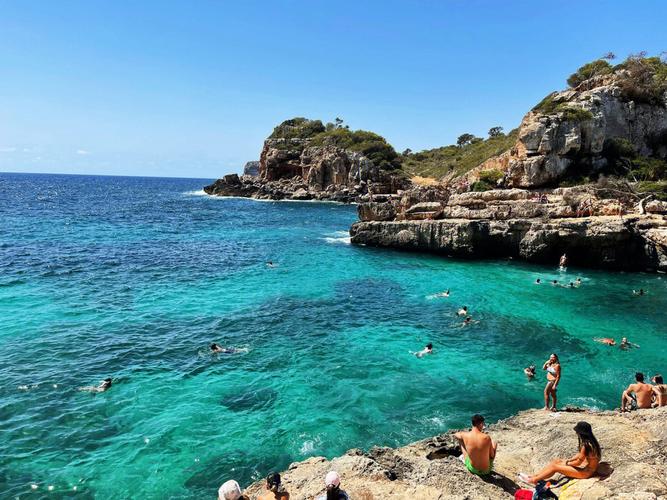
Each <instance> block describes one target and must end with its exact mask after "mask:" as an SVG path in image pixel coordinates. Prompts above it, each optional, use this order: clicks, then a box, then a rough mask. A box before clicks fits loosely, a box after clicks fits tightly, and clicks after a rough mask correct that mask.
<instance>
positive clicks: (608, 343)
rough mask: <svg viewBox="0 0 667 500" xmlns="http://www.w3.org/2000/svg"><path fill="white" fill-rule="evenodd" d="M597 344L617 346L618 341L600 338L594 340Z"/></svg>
mask: <svg viewBox="0 0 667 500" xmlns="http://www.w3.org/2000/svg"><path fill="white" fill-rule="evenodd" d="M593 340H594V341H595V342H599V343H600V344H604V345H616V341H615V340H614V339H612V338H609V337H601V338H600V337H598V338H594V339H593Z"/></svg>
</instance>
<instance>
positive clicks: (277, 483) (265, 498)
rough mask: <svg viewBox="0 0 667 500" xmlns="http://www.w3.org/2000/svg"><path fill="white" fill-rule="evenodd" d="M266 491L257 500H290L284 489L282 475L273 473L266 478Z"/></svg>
mask: <svg viewBox="0 0 667 500" xmlns="http://www.w3.org/2000/svg"><path fill="white" fill-rule="evenodd" d="M264 488H265V489H266V491H265V492H264V493H262V494H261V495H260V496H258V497H257V500H289V493H287V492H286V491H285V490H284V489H283V487H282V480H281V478H280V474H278V473H277V472H272V473H271V474H269V475H268V476H266V484H265V485H264Z"/></svg>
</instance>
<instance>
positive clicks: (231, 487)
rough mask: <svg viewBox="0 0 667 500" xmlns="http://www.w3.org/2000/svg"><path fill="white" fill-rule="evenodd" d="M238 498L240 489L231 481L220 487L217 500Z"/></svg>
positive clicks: (237, 484)
mask: <svg viewBox="0 0 667 500" xmlns="http://www.w3.org/2000/svg"><path fill="white" fill-rule="evenodd" d="M239 498H241V487H240V486H239V483H237V482H236V481H234V480H233V479H230V480H229V481H227V482H226V483H224V484H223V485H222V486H220V489H219V490H218V500H238V499H239Z"/></svg>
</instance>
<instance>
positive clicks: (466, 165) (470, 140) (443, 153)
mask: <svg viewBox="0 0 667 500" xmlns="http://www.w3.org/2000/svg"><path fill="white" fill-rule="evenodd" d="M491 131H493V132H492V135H490V136H489V138H488V139H481V138H479V137H475V136H473V135H472V134H462V135H461V136H460V137H459V139H460V141H459V142H461V145H451V146H443V147H440V148H435V149H428V150H425V151H420V152H418V153H412V152H410V151H409V150H408V151H405V152H404V153H403V155H402V163H403V170H404V171H405V172H406V173H408V174H410V175H412V176H420V177H435V178H440V177H443V176H445V175H447V174H449V173H451V172H454V173H455V174H456V175H461V174H464V173H466V172H468V171H469V170H471V169H473V168H475V167H476V166H477V165H479V164H480V163H482V162H484V161H486V160H488V159H489V158H492V157H493V156H497V155H499V154H501V153H504V152H505V151H507V150H508V149H510V148H511V147H512V146H513V145H514V143H515V142H516V140H517V137H518V129H514V130H512V131H511V132H510V133H509V134H503V133H501V132H499V131H498V127H493V128H492V129H491V130H490V131H489V132H491ZM468 136H470V137H468Z"/></svg>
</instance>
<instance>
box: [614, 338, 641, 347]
mask: <svg viewBox="0 0 667 500" xmlns="http://www.w3.org/2000/svg"><path fill="white" fill-rule="evenodd" d="M618 347H620V348H621V349H630V348H631V347H636V348H637V349H639V346H638V345H637V344H635V343H633V342H630V341H628V338H627V337H623V338H622V339H621V343H620V344H619V345H618Z"/></svg>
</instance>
